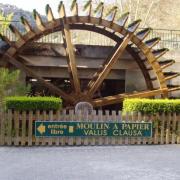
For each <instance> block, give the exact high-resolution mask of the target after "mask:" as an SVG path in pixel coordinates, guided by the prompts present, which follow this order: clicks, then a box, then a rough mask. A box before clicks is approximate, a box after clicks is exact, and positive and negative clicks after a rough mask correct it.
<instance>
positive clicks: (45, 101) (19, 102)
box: [6, 96, 62, 110]
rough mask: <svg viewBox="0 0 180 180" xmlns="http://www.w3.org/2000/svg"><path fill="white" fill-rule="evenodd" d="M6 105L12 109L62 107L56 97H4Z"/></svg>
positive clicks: (52, 108)
mask: <svg viewBox="0 0 180 180" xmlns="http://www.w3.org/2000/svg"><path fill="white" fill-rule="evenodd" d="M6 107H7V108H8V109H14V110H57V109H60V108H62V100H61V99H60V98H56V97H40V96H39V97H25V96H15V97H7V98H6Z"/></svg>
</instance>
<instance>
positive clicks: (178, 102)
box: [123, 99, 180, 114]
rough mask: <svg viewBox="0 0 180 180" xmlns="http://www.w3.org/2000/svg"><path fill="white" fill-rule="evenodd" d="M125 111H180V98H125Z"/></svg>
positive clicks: (152, 112) (147, 112)
mask: <svg viewBox="0 0 180 180" xmlns="http://www.w3.org/2000/svg"><path fill="white" fill-rule="evenodd" d="M123 112H142V113H146V114H155V113H158V112H159V113H163V112H164V113H171V112H176V113H180V99H125V100H124V102H123Z"/></svg>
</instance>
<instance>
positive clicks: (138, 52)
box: [1, 1, 180, 107]
mask: <svg viewBox="0 0 180 180" xmlns="http://www.w3.org/2000/svg"><path fill="white" fill-rule="evenodd" d="M71 10H72V14H73V16H69V17H68V16H66V12H65V6H64V4H63V2H62V1H61V2H60V5H59V8H58V12H59V16H60V17H59V18H58V19H55V18H54V15H53V12H52V9H51V8H50V6H49V5H47V6H46V14H47V20H48V22H43V20H42V18H41V16H40V15H39V13H38V12H37V11H36V10H34V11H33V14H34V19H35V22H36V28H32V26H31V25H30V23H29V22H28V20H26V19H25V18H24V17H21V22H22V24H23V25H24V27H25V29H26V31H27V32H26V33H25V34H21V33H20V32H19V30H18V29H17V28H16V27H15V26H14V25H12V24H11V25H10V26H9V28H10V30H11V31H12V32H13V33H14V34H15V36H16V37H17V38H18V40H17V41H16V42H11V41H10V40H9V39H8V38H7V37H6V36H3V35H1V39H2V40H3V41H5V42H6V43H7V44H8V45H9V46H10V47H9V48H8V49H7V50H6V52H4V53H3V57H4V59H5V61H7V62H8V63H11V64H12V65H14V66H15V67H16V68H19V69H20V70H22V71H24V72H25V73H26V74H27V75H29V76H31V77H33V78H36V79H37V80H38V81H39V82H40V83H41V84H42V85H43V86H45V87H47V88H48V89H49V90H50V91H52V92H53V93H55V94H56V95H58V96H61V97H62V98H63V99H64V100H65V101H67V102H68V103H69V104H71V105H75V104H77V103H78V102H80V101H86V102H89V103H91V104H92V105H93V106H94V107H99V106H105V105H111V104H117V103H120V102H122V101H123V100H124V98H136V97H141V98H145V97H154V96H156V95H162V96H163V97H168V93H169V92H172V91H177V90H180V87H179V86H177V87H173V88H169V87H168V86H167V81H168V80H171V79H173V78H176V77H177V76H179V73H173V72H170V73H167V74H165V73H164V72H163V70H164V69H165V68H167V67H169V66H171V65H172V64H174V63H175V61H174V60H167V61H163V62H162V64H161V63H160V61H159V58H160V57H162V56H163V55H164V54H165V53H166V52H167V51H168V49H166V48H163V49H158V50H154V49H153V48H154V47H155V46H156V45H157V44H158V43H159V41H160V38H153V39H151V40H148V41H146V40H145V39H146V37H147V36H148V34H149V33H150V31H151V28H146V29H143V30H141V31H139V32H137V33H136V31H137V29H138V27H139V25H140V20H136V21H134V22H133V23H131V24H129V25H128V26H126V23H127V20H128V16H129V13H125V14H123V15H122V16H121V17H120V18H119V19H118V20H115V17H116V14H117V11H118V8H117V7H113V8H112V9H111V11H110V13H108V16H106V17H104V13H103V10H104V5H103V3H100V4H99V5H98V6H97V8H96V12H95V13H94V14H93V10H92V3H91V1H88V2H87V4H86V6H85V8H84V12H85V14H86V15H85V16H79V15H78V4H77V2H76V1H73V4H72V6H71ZM74 29H76V30H88V31H92V32H96V33H99V34H102V35H105V36H107V37H108V38H111V39H112V40H114V41H115V42H116V45H115V47H114V49H113V53H112V54H111V57H108V58H107V59H106V60H105V61H104V63H103V66H102V67H101V68H100V69H99V70H98V71H97V72H96V73H95V74H94V76H93V78H92V79H91V80H90V81H89V83H88V85H87V88H86V89H85V90H84V91H83V92H82V91H81V87H80V80H79V78H78V71H77V67H76V59H75V51H74V45H73V44H72V41H71V31H70V30H74ZM57 31H62V34H63V37H64V38H63V42H64V46H65V48H66V51H67V52H66V54H67V64H68V72H69V77H70V82H71V86H72V87H73V93H71V94H67V93H66V92H64V91H63V90H61V89H59V88H58V87H56V86H55V85H53V84H52V83H50V82H46V81H45V80H44V79H43V78H42V77H40V76H38V75H37V74H36V72H34V71H33V70H31V69H30V68H29V67H27V66H26V65H25V64H23V62H22V61H21V60H22V59H23V60H24V61H26V58H25V57H23V56H21V55H20V53H19V52H20V50H22V48H23V47H25V46H26V45H27V44H29V43H31V42H32V41H34V40H38V39H39V38H41V37H43V36H45V35H48V34H51V33H54V32H57ZM133 45H134V46H133ZM125 49H126V50H127V51H128V52H129V53H130V54H131V55H132V56H133V58H134V60H135V61H136V62H137V64H138V66H139V68H140V69H141V71H142V74H143V76H144V79H145V82H146V86H147V90H145V91H141V92H135V93H134V92H133V93H129V94H127V93H123V94H117V95H113V96H108V97H102V98H93V95H94V93H95V92H96V91H97V90H98V88H100V86H101V84H102V82H103V81H104V80H105V79H106V77H107V76H108V74H109V73H110V71H111V69H112V67H113V65H114V64H115V63H116V62H117V61H118V60H119V58H120V57H121V55H122V53H123V52H124V50H125ZM20 59H21V60H20ZM152 71H153V74H154V77H153V78H152V75H151V74H152ZM150 72H151V74H150ZM154 80H157V82H158V84H159V87H158V88H156V89H155V88H154V87H153V81H154Z"/></svg>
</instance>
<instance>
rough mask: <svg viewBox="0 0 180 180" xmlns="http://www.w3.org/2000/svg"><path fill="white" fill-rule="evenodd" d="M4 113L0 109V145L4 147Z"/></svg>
mask: <svg viewBox="0 0 180 180" xmlns="http://www.w3.org/2000/svg"><path fill="white" fill-rule="evenodd" d="M4 123H5V113H4V112H3V110H2V109H0V125H1V133H0V145H4V143H5V141H4V139H5V138H4V137H5V136H4V135H5V129H4V128H5V124H4Z"/></svg>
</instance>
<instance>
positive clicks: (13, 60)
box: [5, 53, 74, 104]
mask: <svg viewBox="0 0 180 180" xmlns="http://www.w3.org/2000/svg"><path fill="white" fill-rule="evenodd" d="M5 56H6V57H7V58H6V60H7V61H8V62H9V63H11V64H12V65H14V66H15V67H17V68H18V69H20V70H22V71H24V72H25V73H26V74H27V75H29V76H30V77H33V78H35V79H37V80H38V81H39V83H41V84H42V85H43V86H45V87H47V88H48V89H49V90H50V91H51V92H52V93H53V94H56V95H58V96H60V97H62V98H63V99H65V100H66V101H68V102H70V103H72V104H73V102H74V99H73V97H71V96H70V95H68V94H66V93H65V92H63V91H62V90H60V89H59V88H57V87H56V86H54V85H53V84H51V83H49V82H46V81H45V80H44V79H43V78H42V77H40V76H38V75H37V74H36V73H35V72H33V71H32V70H31V69H30V68H28V67H26V66H25V65H24V64H23V63H21V62H20V61H18V60H17V59H16V58H14V57H11V56H10V55H8V54H7V53H6V54H5ZM19 57H20V58H22V59H24V57H22V56H19ZM25 61H26V60H25Z"/></svg>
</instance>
